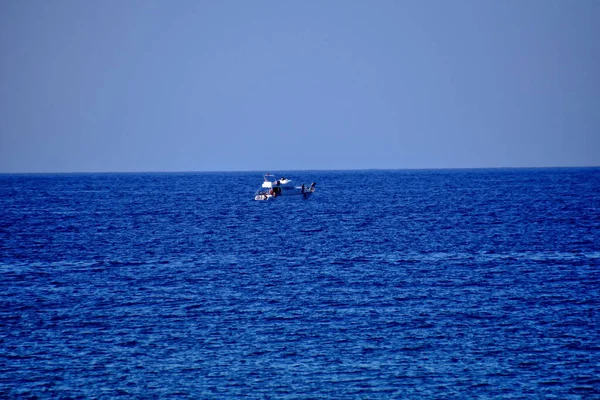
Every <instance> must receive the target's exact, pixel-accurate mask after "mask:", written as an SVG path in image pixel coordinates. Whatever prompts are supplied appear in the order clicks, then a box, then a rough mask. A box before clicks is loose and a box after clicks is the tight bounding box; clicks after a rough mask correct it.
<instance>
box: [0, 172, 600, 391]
mask: <svg viewBox="0 0 600 400" xmlns="http://www.w3.org/2000/svg"><path fill="white" fill-rule="evenodd" d="M271 172H273V173H276V174H277V175H284V176H286V177H289V178H291V179H293V180H294V181H295V183H297V184H300V183H303V182H304V183H307V184H310V182H312V181H316V182H317V187H316V191H315V193H314V194H313V196H312V197H310V198H309V199H307V200H302V199H299V198H294V199H285V198H279V199H276V200H275V201H271V202H259V201H254V200H253V195H254V192H255V190H256V189H258V187H259V186H260V184H261V182H262V179H263V178H262V174H263V173H262V172H256V173H249V172H244V173H143V174H142V173H140V174H48V175H42V174H40V175H36V174H24V175H0V398H9V399H10V398H42V399H43V398H59V399H62V398H65V399H66V398H85V399H88V398H90V399H92V398H107V399H108V398H122V399H128V398H130V399H137V398H150V399H152V398H161V399H162V398H182V399H184V398H202V399H204V398H205V399H216V398H242V397H246V398H274V399H275V398H277V399H279V398H281V399H324V398H335V399H346V398H347V399H356V398H359V399H363V398H365V399H390V398H416V399H421V398H435V399H439V398H506V399H510V398H556V399H598V398H600V169H599V168H580V169H577V168H564V169H490V170H423V171H297V172H293V171H285V172H280V171H271Z"/></svg>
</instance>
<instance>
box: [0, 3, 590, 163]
mask: <svg viewBox="0 0 600 400" xmlns="http://www.w3.org/2000/svg"><path fill="white" fill-rule="evenodd" d="M598 21H600V1H596V0H577V1H567V0H560V1H556V0H524V1H517V0H507V1H491V0H490V1H477V0H468V1H459V0H452V1H445V0H424V1H409V0H407V1H402V0H398V1H387V0H377V1H374V2H368V1H350V0H349V1H343V0H332V1H326V0H323V1H274V0H273V1H242V0H237V1H216V0H215V1H212V0H210V1H209V0H193V1H187V0H177V1H166V0H162V1H151V0H147V1H137V0H127V1H116V0H108V1H92V0H90V1H79V0H69V1H66V0H55V1H42V0H26V1H18V0H3V1H0V172H9V173H10V172H117V171H123V172H129V171H132V172H135V171H277V170H280V171H281V170H302V169H309V170H321V169H404V168H487V167H550V166H557V167H560V166H598V165H600V93H599V92H600V72H599V71H600V23H599V22H598Z"/></svg>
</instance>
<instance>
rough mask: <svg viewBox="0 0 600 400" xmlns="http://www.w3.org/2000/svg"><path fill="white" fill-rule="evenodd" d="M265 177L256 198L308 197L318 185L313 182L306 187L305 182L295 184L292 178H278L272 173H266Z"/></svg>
mask: <svg viewBox="0 0 600 400" xmlns="http://www.w3.org/2000/svg"><path fill="white" fill-rule="evenodd" d="M264 178H265V180H264V182H263V183H262V186H261V188H260V189H258V190H257V191H256V193H255V194H254V200H261V201H265V200H274V199H275V198H278V197H292V196H294V197H300V198H304V199H306V198H308V197H309V196H310V195H311V194H312V193H313V192H314V191H315V186H316V185H317V184H316V183H315V182H313V183H311V184H310V186H309V187H306V186H305V185H304V184H302V185H300V186H294V182H292V181H291V180H289V179H287V178H284V177H281V178H280V179H276V178H275V176H274V175H271V174H266V175H265V176H264Z"/></svg>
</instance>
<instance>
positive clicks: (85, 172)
mask: <svg viewBox="0 0 600 400" xmlns="http://www.w3.org/2000/svg"><path fill="white" fill-rule="evenodd" d="M593 168H600V165H573V166H543V167H437V168H436V167H433V168H427V167H426V168H326V169H316V168H310V169H271V170H270V171H280V172H317V171H318V172H328V171H329V172H344V171H348V172H352V171H354V172H359V171H452V170H455V171H456V170H465V171H466V170H500V169H593ZM264 171H265V170H257V169H249V170H218V169H215V170H179V171H158V170H140V171H46V172H38V171H29V172H0V175H76V174H193V173H252V172H256V173H263V174H264V173H267V172H264Z"/></svg>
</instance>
